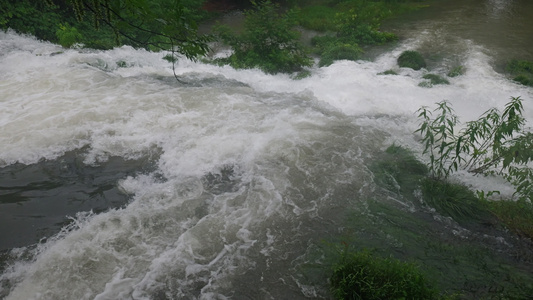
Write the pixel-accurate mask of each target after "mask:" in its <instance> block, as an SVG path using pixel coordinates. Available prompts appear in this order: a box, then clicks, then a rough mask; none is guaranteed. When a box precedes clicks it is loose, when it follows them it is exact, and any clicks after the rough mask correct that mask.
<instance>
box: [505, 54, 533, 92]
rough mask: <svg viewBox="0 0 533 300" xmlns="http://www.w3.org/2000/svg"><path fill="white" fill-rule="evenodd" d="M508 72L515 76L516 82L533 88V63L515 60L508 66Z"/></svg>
mask: <svg viewBox="0 0 533 300" xmlns="http://www.w3.org/2000/svg"><path fill="white" fill-rule="evenodd" d="M506 70H507V72H509V73H510V74H511V75H513V76H514V77H513V80H514V81H517V82H519V83H521V84H523V85H528V86H533V62H531V61H526V60H517V59H513V60H511V61H510V62H509V63H508V64H507V66H506Z"/></svg>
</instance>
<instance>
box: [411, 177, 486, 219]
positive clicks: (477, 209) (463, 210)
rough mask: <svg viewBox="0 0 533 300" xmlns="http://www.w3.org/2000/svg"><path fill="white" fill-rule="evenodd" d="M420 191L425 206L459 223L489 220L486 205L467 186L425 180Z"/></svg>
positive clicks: (430, 179)
mask: <svg viewBox="0 0 533 300" xmlns="http://www.w3.org/2000/svg"><path fill="white" fill-rule="evenodd" d="M421 190H422V194H423V199H424V202H425V203H426V204H427V205H429V206H431V207H433V208H434V209H435V210H436V211H437V212H438V213H439V214H442V215H444V216H448V217H451V218H453V219H454V220H455V221H457V222H459V223H465V222H472V221H481V220H485V219H489V218H490V213H489V211H488V208H487V206H486V203H485V202H484V201H481V200H479V199H478V198H477V197H476V195H475V194H474V192H473V191H472V190H470V189H469V188H468V187H467V186H464V185H461V184H457V183H450V182H447V181H445V180H436V179H432V178H425V179H424V180H422V181H421Z"/></svg>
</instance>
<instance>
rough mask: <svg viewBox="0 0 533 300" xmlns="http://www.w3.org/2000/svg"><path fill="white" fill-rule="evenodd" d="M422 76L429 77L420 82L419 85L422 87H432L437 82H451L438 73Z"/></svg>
mask: <svg viewBox="0 0 533 300" xmlns="http://www.w3.org/2000/svg"><path fill="white" fill-rule="evenodd" d="M422 78H424V79H427V81H423V82H421V83H420V84H419V86H421V87H432V86H434V85H436V84H450V82H449V81H448V80H447V79H445V78H443V77H441V76H439V75H437V74H426V75H424V76H422Z"/></svg>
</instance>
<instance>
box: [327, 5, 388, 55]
mask: <svg viewBox="0 0 533 300" xmlns="http://www.w3.org/2000/svg"><path fill="white" fill-rule="evenodd" d="M390 13H391V12H390V10H388V9H387V8H386V7H385V6H383V5H382V3H381V2H372V1H357V3H356V8H351V9H349V10H347V11H344V12H341V13H338V14H337V15H336V17H335V27H336V31H337V37H338V38H341V39H346V40H349V41H353V42H356V43H360V44H364V45H374V44H383V43H385V42H389V41H392V40H395V39H396V36H395V35H394V34H392V33H386V32H381V31H379V26H380V25H381V24H380V22H381V21H382V20H383V19H385V18H386V17H388V16H389V15H390Z"/></svg>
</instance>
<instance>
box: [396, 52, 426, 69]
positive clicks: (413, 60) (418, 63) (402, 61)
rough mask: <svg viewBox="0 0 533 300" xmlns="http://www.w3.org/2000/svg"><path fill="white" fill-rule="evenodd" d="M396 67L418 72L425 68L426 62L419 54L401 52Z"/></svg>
mask: <svg viewBox="0 0 533 300" xmlns="http://www.w3.org/2000/svg"><path fill="white" fill-rule="evenodd" d="M398 66H400V67H401V68H411V69H413V70H420V69H422V68H425V67H426V61H425V60H424V57H422V54H420V53H419V52H417V51H412V50H407V51H404V52H402V54H400V56H399V57H398Z"/></svg>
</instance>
